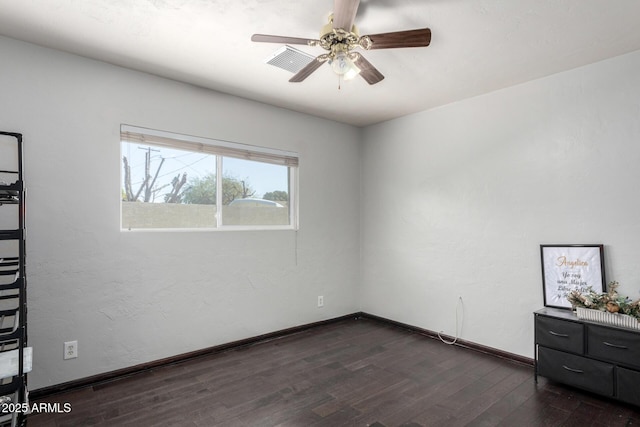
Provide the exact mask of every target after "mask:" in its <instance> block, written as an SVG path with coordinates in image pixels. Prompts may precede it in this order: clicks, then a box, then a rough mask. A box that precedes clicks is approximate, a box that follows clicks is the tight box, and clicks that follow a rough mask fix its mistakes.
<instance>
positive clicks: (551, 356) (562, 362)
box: [537, 347, 613, 396]
mask: <svg viewBox="0 0 640 427" xmlns="http://www.w3.org/2000/svg"><path fill="white" fill-rule="evenodd" d="M537 369H538V375H542V376H543V377H547V378H549V379H552V380H555V381H558V382H561V383H565V384H569V385H573V386H576V387H579V388H582V389H585V390H589V391H593V392H595V393H599V394H602V395H605V396H613V365H611V364H609V363H605V362H599V361H597V360H592V359H587V358H586V357H582V356H576V355H574V354H569V353H563V352H561V351H557V350H552V349H550V348H546V347H538V365H537Z"/></svg>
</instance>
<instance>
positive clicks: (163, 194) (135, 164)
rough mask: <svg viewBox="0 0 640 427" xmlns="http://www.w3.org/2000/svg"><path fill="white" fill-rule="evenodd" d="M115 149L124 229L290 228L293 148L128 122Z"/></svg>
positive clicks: (294, 172)
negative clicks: (239, 141)
mask: <svg viewBox="0 0 640 427" xmlns="http://www.w3.org/2000/svg"><path fill="white" fill-rule="evenodd" d="M121 153H122V156H121V162H120V166H121V171H122V173H121V177H122V178H121V200H122V201H121V206H122V209H121V219H122V220H121V224H122V229H124V230H136V229H220V228H223V229H224V228H227V229H265V228H266V229H272V228H285V229H286V228H295V226H296V223H297V209H296V206H295V200H296V194H295V191H294V190H295V188H296V177H297V166H298V157H297V154H296V153H292V152H287V151H281V150H274V149H269V148H264V147H255V146H249V145H244V144H237V143H230V142H226V141H217V140H212V139H206V138H199V137H192V136H185V135H177V134H172V133H168V132H162V131H155V130H150V129H142V128H136V127H132V126H128V125H123V126H122V128H121Z"/></svg>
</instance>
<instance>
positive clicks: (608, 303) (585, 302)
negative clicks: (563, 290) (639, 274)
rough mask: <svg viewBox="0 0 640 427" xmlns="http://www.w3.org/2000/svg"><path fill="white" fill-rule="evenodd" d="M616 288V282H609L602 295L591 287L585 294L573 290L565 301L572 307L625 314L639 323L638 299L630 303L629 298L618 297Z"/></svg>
mask: <svg viewBox="0 0 640 427" xmlns="http://www.w3.org/2000/svg"><path fill="white" fill-rule="evenodd" d="M618 286H620V285H619V283H618V282H611V283H609V284H608V285H607V289H608V290H607V292H605V293H602V294H599V293H597V292H595V291H594V290H593V289H592V288H591V287H589V288H588V291H587V292H586V293H580V291H578V290H575V289H574V290H573V291H571V292H570V293H569V295H568V296H567V300H569V302H570V303H571V305H572V306H573V307H583V308H588V309H591V310H600V311H608V312H609V313H619V314H626V315H627V316H631V317H634V318H635V319H636V320H637V321H638V322H640V298H639V299H637V300H635V301H632V300H631V299H630V298H629V297H625V296H621V295H618V291H617V289H618Z"/></svg>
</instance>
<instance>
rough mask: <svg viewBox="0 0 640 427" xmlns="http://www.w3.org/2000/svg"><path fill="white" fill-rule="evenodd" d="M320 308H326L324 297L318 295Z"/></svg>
mask: <svg viewBox="0 0 640 427" xmlns="http://www.w3.org/2000/svg"><path fill="white" fill-rule="evenodd" d="M318 307H324V297H323V296H322V295H318Z"/></svg>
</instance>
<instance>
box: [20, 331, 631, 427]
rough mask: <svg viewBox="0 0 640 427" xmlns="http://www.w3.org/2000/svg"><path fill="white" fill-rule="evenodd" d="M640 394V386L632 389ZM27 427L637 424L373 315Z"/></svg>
mask: <svg viewBox="0 0 640 427" xmlns="http://www.w3.org/2000/svg"><path fill="white" fill-rule="evenodd" d="M639 386H640V385H639ZM43 402H47V403H60V404H64V403H70V404H71V408H72V410H71V412H70V413H66V414H50V413H40V414H34V415H30V416H29V417H28V418H27V422H28V426H29V427H39V426H47V427H50V426H51V427H62V426H73V427H77V426H110V427H113V426H180V427H189V426H190V427H196V426H197V427H204V426H206V427H209V426H233V427H236V426H252V427H253V426H295V427H298V426H304V427H306V426H314V427H315V426H327V427H335V426H372V427H391V426H405V427H418V426H635V425H640V408H636V407H632V406H627V405H624V404H620V403H616V402H613V401H611V400H607V399H602V398H599V397H597V396H595V395H591V394H589V393H585V392H582V391H579V390H576V389H572V388H569V387H565V386H562V385H559V384H555V383H552V382H549V381H547V380H546V379H544V378H540V379H539V382H538V384H536V383H535V382H534V377H533V368H532V367H531V366H526V365H522V364H518V363H513V362H509V361H506V360H504V359H500V358H497V357H494V356H491V355H486V354H483V353H479V352H476V351H473V350H468V349H464V348H460V347H456V346H450V345H446V344H444V343H442V342H440V341H439V340H435V339H431V338H428V337H425V336H422V335H419V334H417V333H415V332H410V331H407V330H404V329H401V328H398V327H395V326H391V325H388V324H385V323H382V322H379V321H376V320H371V319H357V320H355V319H353V320H344V321H341V322H338V323H334V324H329V325H323V326H320V327H318V328H314V329H311V330H308V331H305V332H301V333H298V334H295V335H290V336H287V337H284V338H280V339H275V340H271V341H268V342H263V343H259V344H256V345H252V346H248V347H244V348H240V349H235V350H229V351H225V352H222V353H218V354H211V355H206V356H202V357H199V358H197V359H193V360H190V361H186V362H182V363H177V364H174V365H170V366H165V367H161V368H157V369H153V370H150V371H146V372H143V373H139V374H136V375H133V376H130V377H127V378H124V379H118V380H115V381H111V382H108V383H103V384H98V385H94V386H92V387H86V388H83V389H79V390H73V391H69V392H66V393H60V394H56V395H53V396H49V397H48V398H45V399H42V400H40V401H36V403H43Z"/></svg>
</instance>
